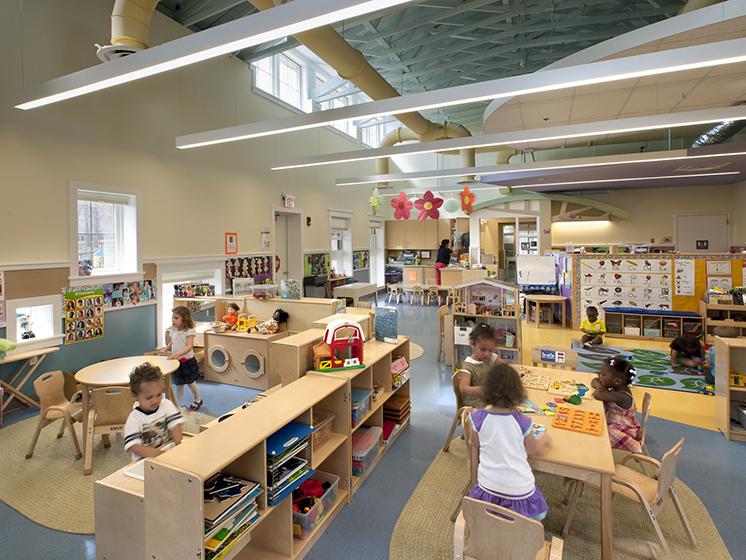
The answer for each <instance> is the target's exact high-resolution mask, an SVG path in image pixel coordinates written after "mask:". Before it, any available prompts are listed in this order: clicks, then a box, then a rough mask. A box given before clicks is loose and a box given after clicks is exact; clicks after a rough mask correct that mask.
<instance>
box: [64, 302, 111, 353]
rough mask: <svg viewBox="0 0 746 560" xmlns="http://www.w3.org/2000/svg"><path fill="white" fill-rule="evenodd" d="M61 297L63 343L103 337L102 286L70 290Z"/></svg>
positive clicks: (75, 342) (74, 342)
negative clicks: (63, 317)
mask: <svg viewBox="0 0 746 560" xmlns="http://www.w3.org/2000/svg"><path fill="white" fill-rule="evenodd" d="M62 299H63V307H62V309H63V312H64V314H65V344H77V343H78V342H85V341H87V340H95V339H97V338H103V337H104V288H93V289H80V290H70V291H67V292H65V293H64V294H63V296H62Z"/></svg>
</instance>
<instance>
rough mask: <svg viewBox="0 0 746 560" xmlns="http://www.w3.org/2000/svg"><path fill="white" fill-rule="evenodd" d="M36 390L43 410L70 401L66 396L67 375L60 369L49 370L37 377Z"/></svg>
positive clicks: (35, 381)
mask: <svg viewBox="0 0 746 560" xmlns="http://www.w3.org/2000/svg"><path fill="white" fill-rule="evenodd" d="M34 391H36V395H37V396H38V397H39V404H40V405H41V409H42V410H45V409H47V408H49V407H50V406H59V405H62V404H67V403H68V402H69V401H68V400H67V397H65V375H64V374H63V373H62V372H61V371H59V370H57V371H48V372H47V373H42V374H41V375H40V376H39V377H37V378H36V379H35V380H34Z"/></svg>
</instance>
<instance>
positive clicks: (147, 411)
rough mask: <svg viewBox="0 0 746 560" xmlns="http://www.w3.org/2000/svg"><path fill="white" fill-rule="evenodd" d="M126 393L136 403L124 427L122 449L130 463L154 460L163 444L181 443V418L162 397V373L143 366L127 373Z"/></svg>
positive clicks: (172, 406) (158, 369)
mask: <svg viewBox="0 0 746 560" xmlns="http://www.w3.org/2000/svg"><path fill="white" fill-rule="evenodd" d="M130 391H132V395H133V396H134V397H135V399H136V400H137V406H136V407H135V408H133V409H132V412H130V415H129V416H128V417H127V422H126V423H125V424H124V450H125V451H129V452H130V454H131V456H132V460H133V461H137V460H138V459H140V458H142V457H157V456H158V455H160V454H161V453H163V451H161V450H160V449H159V447H162V446H163V445H165V444H167V443H169V442H172V441H173V442H174V443H175V444H176V445H178V444H180V443H181V435H182V434H181V424H183V423H184V418H183V417H182V416H181V412H179V409H177V408H176V406H175V405H174V403H172V402H171V401H170V400H168V399H167V398H165V397H164V396H163V373H162V372H161V370H160V368H159V367H158V366H154V365H152V364H150V363H144V364H142V365H140V366H137V367H136V368H135V369H134V370H133V371H132V373H130Z"/></svg>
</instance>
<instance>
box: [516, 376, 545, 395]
mask: <svg viewBox="0 0 746 560" xmlns="http://www.w3.org/2000/svg"><path fill="white" fill-rule="evenodd" d="M521 381H523V386H524V387H525V388H526V389H539V390H541V391H546V390H547V389H548V388H549V376H548V375H534V374H533V373H521Z"/></svg>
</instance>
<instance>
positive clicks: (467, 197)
mask: <svg viewBox="0 0 746 560" xmlns="http://www.w3.org/2000/svg"><path fill="white" fill-rule="evenodd" d="M459 195H460V196H461V210H463V211H464V212H466V213H467V214H471V211H472V206H473V204H474V202H475V201H476V200H477V197H476V196H475V195H474V193H473V192H471V191H470V190H469V185H464V190H463V191H461V192H460V193H459Z"/></svg>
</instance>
